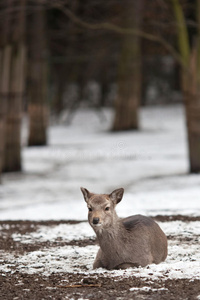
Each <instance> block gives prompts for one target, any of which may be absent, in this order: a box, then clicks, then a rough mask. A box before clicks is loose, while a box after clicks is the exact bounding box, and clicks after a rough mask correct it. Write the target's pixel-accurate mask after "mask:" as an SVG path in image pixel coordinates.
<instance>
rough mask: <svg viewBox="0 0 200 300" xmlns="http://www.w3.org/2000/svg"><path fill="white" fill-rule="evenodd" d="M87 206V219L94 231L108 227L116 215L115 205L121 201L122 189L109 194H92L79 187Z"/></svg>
mask: <svg viewBox="0 0 200 300" xmlns="http://www.w3.org/2000/svg"><path fill="white" fill-rule="evenodd" d="M81 191H82V193H83V196H84V199H85V201H86V203H87V207H88V221H89V223H90V225H91V226H92V228H93V229H94V230H95V231H98V230H99V229H100V228H101V229H103V228H108V227H110V226H111V224H113V220H114V218H115V216H116V212H115V206H116V204H117V203H118V202H120V201H121V199H122V196H123V191H124V190H123V189H118V190H115V191H113V192H112V193H111V194H110V195H107V194H100V195H98V194H93V193H90V192H89V191H88V190H86V189H84V188H81Z"/></svg>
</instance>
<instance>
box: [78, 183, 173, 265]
mask: <svg viewBox="0 0 200 300" xmlns="http://www.w3.org/2000/svg"><path fill="white" fill-rule="evenodd" d="M81 191H82V194H83V197H84V199H85V201H86V203H87V207H88V221H89V224H90V225H91V227H92V228H93V230H94V232H95V234H96V237H97V241H98V243H99V246H100V248H99V250H98V252H97V255H96V259H95V261H94V263H93V269H97V268H105V269H108V270H113V269H126V268H131V267H133V268H134V267H145V266H147V265H149V264H153V263H155V264H159V263H161V262H163V261H164V260H165V259H166V257H167V251H168V250H167V237H166V235H165V233H164V232H163V231H162V229H161V228H160V226H159V225H158V224H157V223H156V222H155V221H154V220H153V219H152V218H150V217H146V216H143V215H139V214H138V215H133V216H129V217H126V218H120V217H118V215H117V213H116V210H115V207H116V205H117V204H118V203H119V202H120V201H121V200H122V197H123V194H124V189H123V188H119V189H116V190H114V191H113V192H112V193H111V194H95V193H91V192H89V191H88V190H87V189H86V188H83V187H81Z"/></svg>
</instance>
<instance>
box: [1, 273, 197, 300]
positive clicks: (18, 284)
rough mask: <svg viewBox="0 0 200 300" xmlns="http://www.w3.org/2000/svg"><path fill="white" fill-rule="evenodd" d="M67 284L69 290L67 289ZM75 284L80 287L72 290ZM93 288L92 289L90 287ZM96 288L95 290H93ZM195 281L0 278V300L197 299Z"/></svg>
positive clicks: (74, 276) (76, 276)
mask: <svg viewBox="0 0 200 300" xmlns="http://www.w3.org/2000/svg"><path fill="white" fill-rule="evenodd" d="M70 285H71V287H69V286H70ZM76 285H79V286H80V287H76ZM93 285H94V286H93ZM95 285H98V287H95ZM198 295H199V281H198V280H194V281H190V280H186V279H177V280H166V281H164V282H163V281H158V282H153V283H152V282H149V281H147V280H146V281H141V280H140V279H139V278H135V277H129V278H125V279H123V278H121V277H118V278H114V279H113V278H108V277H103V276H98V278H97V277H96V276H94V277H92V276H87V275H80V274H59V275H58V274H52V275H51V276H49V277H43V276H39V275H27V274H20V273H15V274H12V275H11V274H9V275H8V276H6V277H5V276H0V296H1V299H8V300H13V299H27V300H28V299H31V300H33V299H37V300H38V299H166V300H168V299H176V300H177V299H191V300H192V299H197V297H198Z"/></svg>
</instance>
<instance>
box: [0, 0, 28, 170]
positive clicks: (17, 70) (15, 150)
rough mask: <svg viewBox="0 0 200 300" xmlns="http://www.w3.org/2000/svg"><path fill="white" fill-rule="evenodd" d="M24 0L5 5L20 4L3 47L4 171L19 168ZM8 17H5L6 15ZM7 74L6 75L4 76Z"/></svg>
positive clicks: (23, 73) (22, 87) (23, 68)
mask: <svg viewBox="0 0 200 300" xmlns="http://www.w3.org/2000/svg"><path fill="white" fill-rule="evenodd" d="M25 3H26V0H18V1H14V0H9V1H8V8H9V7H10V8H15V7H20V10H19V11H18V12H16V13H15V14H12V12H11V13H10V15H9V18H10V19H11V25H12V26H10V32H9V37H8V40H7V43H6V46H5V49H4V59H3V60H4V67H3V72H4V74H3V76H4V79H3V83H2V86H3V88H2V90H3V96H4V97H5V99H6V101H7V105H6V117H5V151H4V165H3V171H4V172H13V171H20V170H21V136H20V132H21V117H22V99H23V95H24V81H25V72H24V71H25V58H26V50H25V43H24V31H25V18H26V17H25ZM7 17H8V16H7ZM6 74H7V75H6Z"/></svg>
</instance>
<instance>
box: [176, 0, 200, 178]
mask: <svg viewBox="0 0 200 300" xmlns="http://www.w3.org/2000/svg"><path fill="white" fill-rule="evenodd" d="M171 1H172V7H173V10H174V15H175V19H176V22H177V34H178V46H179V52H180V54H181V57H182V72H181V86H182V93H183V97H184V103H185V114H186V126H187V136H188V156H189V171H190V173H197V172H200V29H199V26H200V15H199V13H200V0H196V11H197V13H196V16H197V35H196V41H195V43H194V45H193V46H190V41H189V34H188V30H187V24H186V20H185V17H184V13H183V10H182V7H181V5H180V2H179V0H171Z"/></svg>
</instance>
